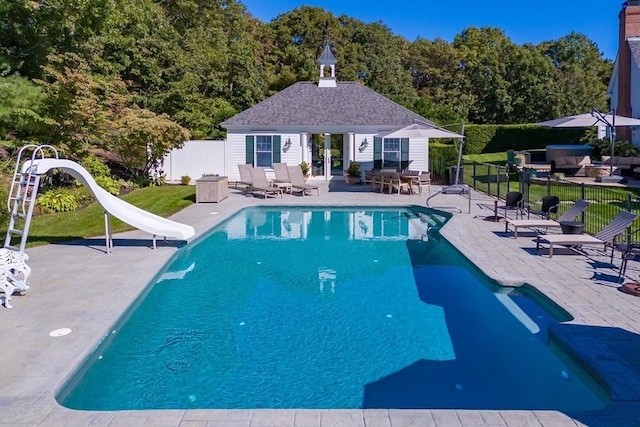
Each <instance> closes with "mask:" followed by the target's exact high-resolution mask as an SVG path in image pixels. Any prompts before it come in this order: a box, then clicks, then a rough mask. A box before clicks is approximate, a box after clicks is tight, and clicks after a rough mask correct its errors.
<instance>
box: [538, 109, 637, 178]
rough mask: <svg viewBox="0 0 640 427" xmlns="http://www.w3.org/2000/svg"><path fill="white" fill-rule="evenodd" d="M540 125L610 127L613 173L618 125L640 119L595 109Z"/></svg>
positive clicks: (635, 124)
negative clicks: (604, 112)
mask: <svg viewBox="0 0 640 427" xmlns="http://www.w3.org/2000/svg"><path fill="white" fill-rule="evenodd" d="M538 124H539V125H540V126H550V127H555V128H584V127H591V126H606V127H607V128H609V145H610V146H611V167H610V168H609V173H610V174H611V175H613V153H614V144H615V142H616V141H615V139H616V138H615V133H616V127H617V126H640V119H634V118H632V117H625V116H617V115H616V110H613V111H611V112H609V113H606V114H603V113H601V112H600V111H598V110H596V109H595V108H594V109H593V111H592V112H590V113H585V114H578V115H575V116H568V117H562V118H560V119H554V120H547V121H546V122H540V123H538Z"/></svg>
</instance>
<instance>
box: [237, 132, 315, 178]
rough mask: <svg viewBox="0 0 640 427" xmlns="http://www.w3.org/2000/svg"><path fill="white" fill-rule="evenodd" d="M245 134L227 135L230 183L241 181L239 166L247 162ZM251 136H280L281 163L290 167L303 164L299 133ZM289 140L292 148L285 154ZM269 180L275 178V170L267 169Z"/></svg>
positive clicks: (271, 133) (270, 133)
mask: <svg viewBox="0 0 640 427" xmlns="http://www.w3.org/2000/svg"><path fill="white" fill-rule="evenodd" d="M247 135H248V134H245V133H231V132H228V133H227V146H228V147H227V151H228V153H229V163H228V175H227V176H228V177H229V181H237V180H239V179H240V172H239V171H238V165H239V164H245V163H246V162H247V157H246V136H247ZM250 135H280V148H281V152H280V162H281V163H286V164H288V165H298V164H300V162H302V148H301V147H300V134H298V133H278V132H269V133H255V134H250ZM287 139H290V140H291V146H290V147H289V149H288V150H287V151H286V152H284V151H282V149H283V147H284V145H285V143H286V142H287ZM266 173H267V178H273V176H274V175H273V169H267V171H266Z"/></svg>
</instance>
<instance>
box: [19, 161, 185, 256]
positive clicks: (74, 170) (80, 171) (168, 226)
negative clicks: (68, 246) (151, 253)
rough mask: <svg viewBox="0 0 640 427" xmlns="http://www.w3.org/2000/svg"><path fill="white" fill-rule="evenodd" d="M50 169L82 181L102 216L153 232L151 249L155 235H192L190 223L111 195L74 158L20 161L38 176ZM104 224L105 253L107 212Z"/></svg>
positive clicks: (24, 168)
mask: <svg viewBox="0 0 640 427" xmlns="http://www.w3.org/2000/svg"><path fill="white" fill-rule="evenodd" d="M51 169H61V170H63V171H65V172H67V173H68V174H70V175H71V176H73V177H74V178H76V179H77V180H78V181H80V182H82V183H83V184H84V185H85V186H86V187H87V188H88V189H89V190H90V191H91V193H93V195H94V197H95V198H96V200H97V201H98V203H100V205H102V207H103V208H104V210H105V215H106V214H110V215H113V216H114V217H116V218H118V219H120V220H121V221H123V222H126V223H127V224H129V225H131V226H133V227H135V228H137V229H139V230H142V231H146V232H147V233H151V234H153V246H154V248H155V245H156V236H162V237H165V238H166V237H172V238H175V239H182V240H186V239H189V238H190V237H192V236H193V235H194V234H195V230H194V229H193V227H191V226H190V225H185V224H181V223H179V222H175V221H172V220H170V219H167V218H163V217H161V216H158V215H155V214H152V213H151V212H147V211H145V210H143V209H140V208H138V207H136V206H133V205H132V204H130V203H127V202H125V201H124V200H121V199H119V198H117V197H116V196H114V195H112V194H111V193H109V192H108V191H106V190H104V189H103V188H102V187H100V186H99V185H98V184H97V183H96V181H95V180H94V179H93V177H92V176H91V174H90V173H89V171H87V170H86V169H85V168H84V167H83V166H82V165H80V164H78V163H76V162H74V161H71V160H65V159H54V158H45V159H33V160H29V161H26V162H25V163H24V165H23V166H22V173H23V174H25V173H27V174H29V173H30V174H32V175H42V174H44V173H46V172H47V171H49V170H51ZM105 226H106V228H107V233H106V238H107V252H109V250H110V248H111V247H112V242H111V227H110V225H109V221H108V215H107V218H106V220H105Z"/></svg>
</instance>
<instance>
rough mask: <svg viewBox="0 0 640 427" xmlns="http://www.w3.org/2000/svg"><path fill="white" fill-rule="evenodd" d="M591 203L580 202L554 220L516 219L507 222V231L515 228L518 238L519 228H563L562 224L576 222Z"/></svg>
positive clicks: (514, 236)
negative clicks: (510, 227)
mask: <svg viewBox="0 0 640 427" xmlns="http://www.w3.org/2000/svg"><path fill="white" fill-rule="evenodd" d="M589 204H590V202H587V201H586V200H578V201H576V202H575V203H574V204H573V206H571V207H570V208H569V209H567V211H566V212H565V213H563V214H562V215H560V216H559V217H558V218H556V219H555V221H554V220H551V219H515V220H508V221H507V231H508V227H509V225H511V226H512V227H513V238H514V239H517V238H518V228H544V229H545V231H548V230H549V229H550V228H562V223H563V222H567V221H573V220H575V219H576V218H577V217H578V216H579V215H581V214H582V213H583V212H584V211H585V210H586V209H587V207H589Z"/></svg>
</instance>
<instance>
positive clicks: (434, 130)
mask: <svg viewBox="0 0 640 427" xmlns="http://www.w3.org/2000/svg"><path fill="white" fill-rule="evenodd" d="M378 136H379V137H381V138H464V136H463V135H460V134H458V133H455V132H451V131H448V130H445V129H441V128H438V127H435V126H427V125H421V124H418V123H414V124H412V125H408V126H405V127H403V128H400V129H396V130H392V131H388V132H381V133H379V134H378Z"/></svg>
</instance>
